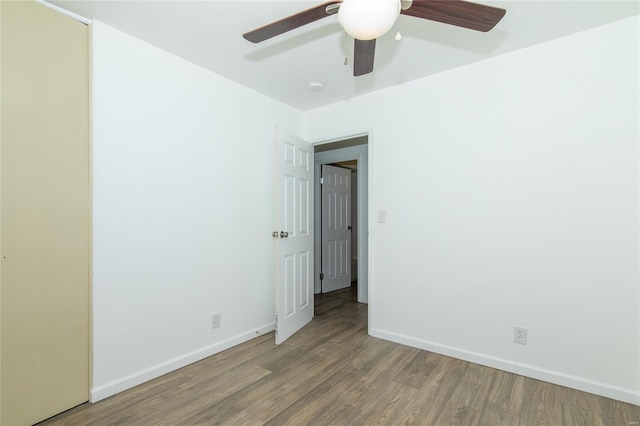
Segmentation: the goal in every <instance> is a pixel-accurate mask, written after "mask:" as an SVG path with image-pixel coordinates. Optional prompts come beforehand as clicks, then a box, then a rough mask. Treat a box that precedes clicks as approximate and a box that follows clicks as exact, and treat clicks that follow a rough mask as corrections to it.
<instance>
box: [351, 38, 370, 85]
mask: <svg viewBox="0 0 640 426" xmlns="http://www.w3.org/2000/svg"><path fill="white" fill-rule="evenodd" d="M375 53H376V40H375V39H373V40H358V39H356V40H355V45H354V49H353V75H354V76H355V77H358V76H360V75H364V74H369V73H370V72H371V71H373V58H374V57H375Z"/></svg>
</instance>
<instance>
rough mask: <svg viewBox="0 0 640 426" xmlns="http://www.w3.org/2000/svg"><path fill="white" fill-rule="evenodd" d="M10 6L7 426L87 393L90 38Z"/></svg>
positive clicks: (5, 182) (4, 169)
mask: <svg viewBox="0 0 640 426" xmlns="http://www.w3.org/2000/svg"><path fill="white" fill-rule="evenodd" d="M0 7H1V8H2V13H1V15H2V17H1V19H2V22H1V28H2V29H1V31H2V37H1V39H2V97H1V103H2V147H1V149H2V159H1V185H2V188H1V203H0V205H1V207H2V211H1V213H2V225H1V232H0V235H1V236H2V257H1V261H2V263H1V265H2V266H1V267H2V269H1V272H0V273H1V282H2V301H1V319H2V320H1V323H2V324H1V327H2V360H1V368H2V389H1V393H2V397H1V398H2V418H1V419H0V424H3V425H23V424H33V423H36V422H38V421H40V420H43V419H45V418H47V417H50V416H53V415H55V414H57V413H59V412H61V411H64V410H67V409H69V408H71V407H73V406H75V405H78V404H81V403H83V402H85V401H87V399H88V396H89V252H90V211H89V208H90V196H89V190H90V184H89V70H88V65H89V64H88V29H87V27H86V25H84V24H81V23H79V22H77V21H75V20H72V19H71V18H69V17H66V16H64V15H61V14H59V13H57V12H54V11H52V10H51V9H49V8H47V7H44V6H42V5H40V4H38V3H35V2H7V1H2V2H0Z"/></svg>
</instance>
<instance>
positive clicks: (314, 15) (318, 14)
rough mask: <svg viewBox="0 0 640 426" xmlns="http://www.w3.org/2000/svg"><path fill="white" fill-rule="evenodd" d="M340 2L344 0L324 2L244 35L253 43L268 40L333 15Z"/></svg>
mask: <svg viewBox="0 0 640 426" xmlns="http://www.w3.org/2000/svg"><path fill="white" fill-rule="evenodd" d="M340 3H342V0H334V1H327V2H324V3H322V4H319V5H318V6H314V7H312V8H310V9H306V10H303V11H302V12H298V13H296V14H294V15H291V16H287V17H286V18H282V19H280V20H278V21H275V22H272V23H270V24H267V25H265V26H263V27H260V28H256V29H255V30H253V31H249V32H248V33H244V34H243V35H242V37H244V38H245V39H247V40H249V41H250V42H252V43H260V42H261V41H265V40H268V39H270V38H271V37H275V36H277V35H280V34H283V33H286V32H287V31H291V30H294V29H296V28H299V27H301V26H303V25H306V24H310V23H311V22H314V21H317V20H319V19H322V18H325V17H327V16H329V15H333V14H335V13H336V12H337V11H338V7H337V6H338V5H340ZM332 6H333V7H332Z"/></svg>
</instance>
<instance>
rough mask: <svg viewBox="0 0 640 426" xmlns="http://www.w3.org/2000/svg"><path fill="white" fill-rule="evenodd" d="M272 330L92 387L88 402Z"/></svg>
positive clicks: (244, 335)
mask: <svg viewBox="0 0 640 426" xmlns="http://www.w3.org/2000/svg"><path fill="white" fill-rule="evenodd" d="M273 330H275V322H272V323H269V324H265V325H263V326H261V327H259V328H258V329H254V330H251V331H247V332H246V333H242V334H239V335H236V336H234V337H231V338H229V339H227V340H224V341H222V342H218V343H214V344H213V345H210V346H206V347H204V348H202V349H198V350H196V351H193V352H189V353H187V354H184V355H182V356H179V357H177V358H173V359H170V360H167V361H165V362H162V363H160V364H156V365H154V366H151V367H149V368H146V369H144V370H141V371H138V372H136V373H133V374H130V375H129V376H126V377H123V378H121V379H118V380H113V381H111V382H109V383H106V384H104V385H101V386H97V387H94V388H92V389H91V394H90V396H89V401H90V402H98V401H100V400H102V399H105V398H108V397H110V396H113V395H115V394H117V393H120V392H122V391H125V390H127V389H131V388H133V387H135V386H138V385H140V384H142V383H144V382H148V381H149V380H153V379H155V378H157V377H160V376H162V375H164V374H167V373H170V372H172V371H175V370H177V369H179V368H182V367H184V366H187V365H189V364H193V363H194V362H197V361H200V360H202V359H204V358H207V357H209V356H211V355H215V354H217V353H218V352H222V351H224V350H226V349H229V348H231V347H233V346H236V345H239V344H241V343H244V342H247V341H249V340H251V339H254V338H256V337H258V336H260V335H262V334H265V333H269V332H271V331H273Z"/></svg>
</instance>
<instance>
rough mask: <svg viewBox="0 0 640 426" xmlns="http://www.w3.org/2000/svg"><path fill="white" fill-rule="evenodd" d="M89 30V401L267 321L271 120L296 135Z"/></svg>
mask: <svg viewBox="0 0 640 426" xmlns="http://www.w3.org/2000/svg"><path fill="white" fill-rule="evenodd" d="M93 34H94V41H93V56H94V61H93V72H94V76H93V79H94V80H93V124H94V133H93V179H94V181H93V198H94V205H93V209H94V211H93V226H94V230H93V247H94V252H93V269H94V276H93V340H94V342H93V345H94V346H93V357H94V358H93V386H92V400H94V401H95V400H98V399H101V398H104V397H106V396H109V395H111V394H113V393H115V392H118V391H120V390H122V389H126V388H128V387H131V386H133V385H136V384H138V383H141V382H143V381H145V380H148V379H150V378H153V377H156V376H158V375H160V374H162V373H165V372H167V371H171V370H173V369H175V368H178V367H180V366H182V365H185V364H187V363H189V362H192V361H195V360H197V359H200V358H203V357H205V356H207V355H210V354H212V353H215V352H218V351H220V350H222V349H225V348H226V347H229V346H231V345H233V344H237V343H240V342H242V341H244V340H247V339H249V338H252V337H255V336H256V335H257V334H256V331H259V332H265V331H268V330H271V329H273V320H274V283H273V277H274V268H273V265H274V260H273V256H274V252H273V242H272V239H271V237H270V235H271V231H272V229H271V228H272V225H273V223H274V218H273V205H274V204H273V199H274V188H273V174H274V161H273V158H274V143H275V127H276V125H280V126H282V127H284V128H286V129H288V130H290V131H292V132H295V133H298V134H299V133H300V119H301V118H300V114H299V112H297V111H296V110H294V109H292V108H290V107H287V106H285V105H283V104H281V103H278V102H276V101H274V100H271V99H270V98H267V97H265V96H263V95H260V94H258V93H257V92H254V91H251V90H249V89H247V88H244V87H242V86H239V85H237V84H236V83H233V82H230V81H229V80H226V79H224V78H222V77H219V76H217V75H215V74H212V73H210V72H209V71H206V70H204V69H202V68H199V67H197V66H195V65H193V64H190V63H188V62H186V61H184V60H182V59H179V58H177V57H175V56H172V55H171V54H168V53H166V52H163V51H161V50H159V49H157V48H155V47H152V46H150V45H148V44H146V43H144V42H141V41H139V40H137V39H135V38H132V37H130V36H128V35H125V34H124V33H121V32H119V31H117V30H114V29H112V28H109V27H108V26H105V25H104V24H101V23H99V22H96V23H95V25H94V28H93ZM213 313H221V314H222V327H221V328H219V329H216V330H212V329H211V314H213Z"/></svg>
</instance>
